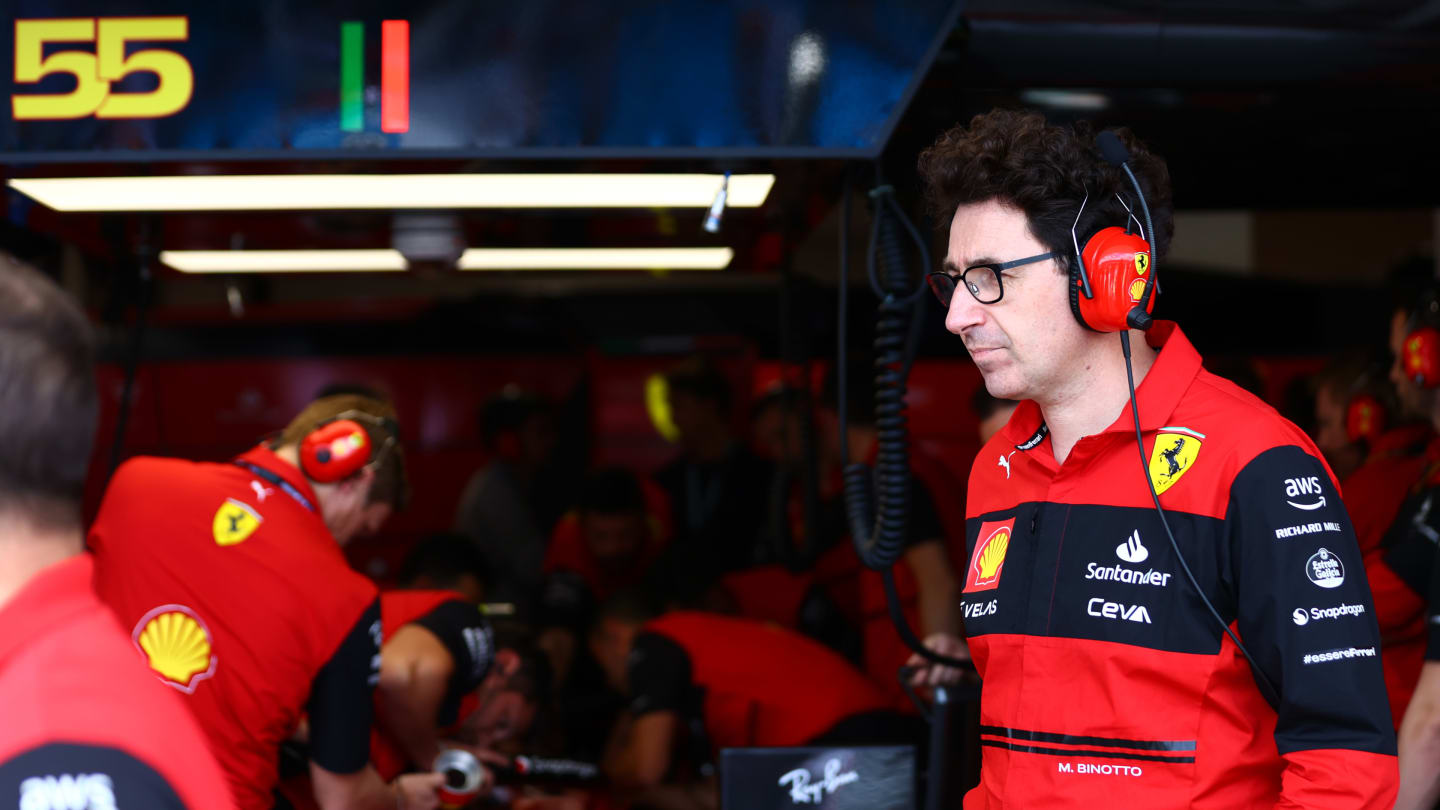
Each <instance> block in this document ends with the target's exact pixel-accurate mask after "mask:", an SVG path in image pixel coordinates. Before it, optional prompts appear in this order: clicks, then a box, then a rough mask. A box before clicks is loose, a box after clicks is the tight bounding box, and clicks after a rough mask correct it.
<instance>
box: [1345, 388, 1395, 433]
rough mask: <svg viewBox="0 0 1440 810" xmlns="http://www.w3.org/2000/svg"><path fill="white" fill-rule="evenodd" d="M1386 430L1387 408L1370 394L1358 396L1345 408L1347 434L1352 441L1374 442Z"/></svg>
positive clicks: (1351, 399) (1352, 398)
mask: <svg viewBox="0 0 1440 810" xmlns="http://www.w3.org/2000/svg"><path fill="white" fill-rule="evenodd" d="M1384 430H1385V406H1384V405H1382V404H1381V403H1380V400H1378V399H1376V398H1375V397H1373V396H1371V395H1370V394H1357V395H1355V396H1353V397H1351V398H1350V404H1349V406H1347V407H1346V408H1345V433H1346V435H1348V436H1349V437H1350V441H1352V442H1358V441H1360V440H1361V439H1364V440H1365V441H1374V439H1375V437H1376V436H1379V435H1380V434H1381V432H1383V431H1384Z"/></svg>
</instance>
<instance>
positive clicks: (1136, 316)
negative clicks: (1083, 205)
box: [1095, 129, 1155, 332]
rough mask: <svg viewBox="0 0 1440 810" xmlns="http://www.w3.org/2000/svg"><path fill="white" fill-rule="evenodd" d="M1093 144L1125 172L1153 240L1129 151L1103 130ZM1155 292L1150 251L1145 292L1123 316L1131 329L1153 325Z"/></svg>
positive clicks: (1111, 134) (1152, 253) (1153, 258)
mask: <svg viewBox="0 0 1440 810" xmlns="http://www.w3.org/2000/svg"><path fill="white" fill-rule="evenodd" d="M1095 143H1096V145H1098V146H1099V147H1100V154H1101V156H1102V157H1104V158H1105V162H1106V163H1109V164H1110V165H1111V166H1115V167H1116V168H1119V169H1121V170H1123V171H1124V172H1125V176H1126V177H1128V178H1130V185H1131V186H1133V187H1134V188H1135V196H1136V198H1137V199H1139V200H1140V214H1141V216H1143V217H1145V234H1146V235H1147V236H1149V237H1150V239H1151V240H1153V239H1154V238H1155V229H1154V228H1153V227H1152V226H1151V224H1150V204H1149V203H1147V202H1145V192H1144V191H1141V190H1140V181H1138V180H1136V179H1135V173H1134V172H1132V171H1130V150H1129V149H1126V148H1125V144H1123V143H1121V142H1120V138H1119V137H1118V136H1116V134H1115V133H1114V132H1111V131H1110V130H1108V129H1107V130H1105V131H1103V132H1101V133H1100V134H1099V135H1098V136H1096V138H1095ZM1154 291H1155V251H1154V250H1153V249H1152V250H1151V251H1150V278H1149V279H1147V280H1146V282H1145V291H1144V292H1143V293H1141V294H1140V301H1139V303H1138V304H1136V305H1135V306H1134V307H1131V309H1130V311H1129V312H1128V313H1127V314H1126V315H1125V322H1126V323H1127V324H1128V325H1129V326H1130V328H1132V329H1139V330H1140V331H1142V332H1143V331H1146V330H1148V329H1149V328H1150V326H1151V325H1152V324H1153V323H1154V319H1152V318H1151V317H1150V312H1149V309H1150V296H1151V295H1153V294H1154Z"/></svg>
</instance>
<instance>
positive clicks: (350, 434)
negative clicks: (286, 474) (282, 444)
mask: <svg viewBox="0 0 1440 810" xmlns="http://www.w3.org/2000/svg"><path fill="white" fill-rule="evenodd" d="M362 422H363V423H365V424H369V425H373V426H376V427H379V428H380V429H382V430H383V431H385V433H386V434H387V436H386V438H385V443H384V444H382V445H381V446H380V448H379V449H378V450H376V449H375V448H374V445H373V443H372V442H371V441H370V434H369V433H367V432H366V431H365V428H364V427H363V426H362V425H361V423H362ZM398 434H399V426H398V425H396V424H395V422H394V420H392V419H386V418H384V417H380V416H376V415H374V414H371V413H366V412H365V411H354V410H351V411H345V412H344V413H340V414H337V415H335V416H334V417H331V418H330V419H327V420H325V421H324V422H321V423H320V424H319V425H317V426H316V427H315V429H314V430H312V431H310V432H309V433H308V434H306V436H305V438H304V439H301V440H300V469H301V470H303V471H304V472H305V475H306V476H307V477H308V478H310V480H312V481H315V482H317V483H321V484H331V483H334V482H336V481H342V480H344V479H346V478H349V477H350V476H352V475H354V474H355V473H358V472H360V471H361V470H362V469H364V468H365V466H366V465H367V464H370V463H371V462H372V461H375V462H378V461H379V460H380V459H381V458H382V457H383V456H384V454H385V453H386V452H387V451H388V450H389V449H390V447H391V446H392V445H393V444H395V441H396V438H397V436H398Z"/></svg>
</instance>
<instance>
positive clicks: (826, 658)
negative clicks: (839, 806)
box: [590, 594, 893, 789]
mask: <svg viewBox="0 0 1440 810" xmlns="http://www.w3.org/2000/svg"><path fill="white" fill-rule="evenodd" d="M590 650H591V652H592V653H593V654H594V656H595V659H596V660H597V661H598V662H599V663H600V666H601V669H602V670H603V671H604V672H605V677H606V679H607V680H608V681H609V682H610V685H611V686H612V687H614V688H615V689H617V690H618V691H620V692H621V694H624V695H626V697H627V701H628V704H627V710H626V711H625V712H624V713H623V714H622V715H621V717H620V719H619V720H618V721H617V723H616V726H615V728H614V730H613V731H612V734H611V737H610V741H609V743H608V744H607V746H606V750H605V756H604V761H603V768H604V771H605V774H606V776H607V777H609V779H610V781H611V782H612V783H614V784H615V785H617V786H619V787H622V788H641V789H643V788H653V787H655V786H656V785H659V784H661V783H662V782H685V781H693V779H694V777H695V774H694V773H693V772H692V773H689V774H683V773H680V772H679V771H678V768H679V766H681V765H684V766H688V767H690V768H692V769H693V768H697V767H698V766H700V765H702V764H703V763H704V762H705V761H707V760H708V759H709V758H710V757H712V756H714V755H715V754H717V753H718V752H719V750H720V749H721V748H732V747H745V746H789V745H804V744H806V743H808V742H811V741H813V740H817V739H820V738H826V739H834V740H837V741H838V740H841V739H844V740H846V742H848V743H850V744H855V741H856V739H857V735H858V736H864V734H865V732H866V731H872V732H877V734H876V735H875V736H876V738H883V737H885V736H886V735H885V732H886V731H888V730H890V729H891V728H892V726H891V721H892V720H893V715H892V714H891V713H889V712H886V711H885V710H884V708H885V705H886V702H887V701H886V699H885V696H884V695H883V694H882V693H881V692H880V691H879V689H877V688H876V687H875V685H874V684H872V683H870V681H869V680H868V679H867V678H866V677H865V676H864V675H863V674H861V673H860V672H859V671H858V670H856V669H855V668H854V667H853V666H851V665H850V664H849V663H848V662H846V661H845V660H844V659H843V658H841V657H839V656H838V655H836V654H835V653H834V652H832V651H830V650H829V649H827V648H826V647H823V646H821V645H820V644H818V643H816V642H814V641H811V640H809V639H807V638H805V637H804V636H801V635H799V634H797V633H794V632H791V631H789V630H783V629H781V628H778V627H774V626H771V625H766V624H761V623H760V622H756V621H752V620H749V619H737V618H730V617H726V616H719V615H714V614H708V613H695V612H689V611H677V612H672V613H666V614H664V615H660V616H658V618H657V617H656V614H655V613H654V612H653V611H652V610H651V609H650V606H649V605H648V604H647V603H646V602H645V601H644V600H642V599H639V598H636V597H635V596H633V595H631V594H620V595H619V596H617V598H615V599H612V600H610V601H609V602H607V603H606V605H605V606H604V608H603V609H602V611H601V613H600V616H599V618H598V620H597V621H596V623H595V624H594V625H593V627H592V630H591V633H590ZM882 741H883V740H882ZM686 743H688V744H689V746H690V748H688V749H687V747H686V745H685V744H686ZM687 776H688V777H689V780H687V778H686V777H687Z"/></svg>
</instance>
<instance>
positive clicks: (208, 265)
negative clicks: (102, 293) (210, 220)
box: [160, 248, 409, 273]
mask: <svg viewBox="0 0 1440 810" xmlns="http://www.w3.org/2000/svg"><path fill="white" fill-rule="evenodd" d="M160 262H161V263H162V264H164V265H166V266H168V267H173V268H175V269H176V270H179V271H180V272H182V273H395V272H403V271H404V270H406V269H407V268H408V267H409V263H408V262H406V261H405V257H404V256H403V255H401V253H400V251H398V250H391V249H388V248H383V249H379V250H162V251H160Z"/></svg>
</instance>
